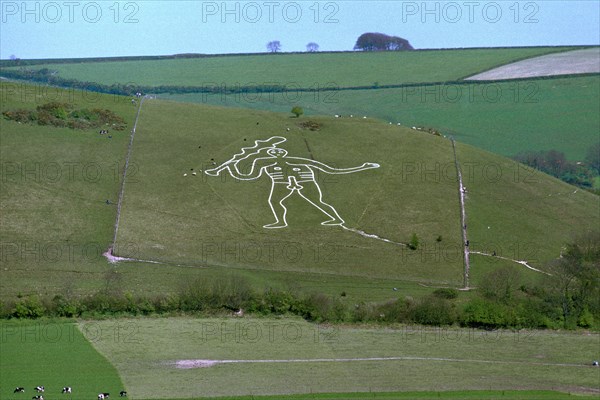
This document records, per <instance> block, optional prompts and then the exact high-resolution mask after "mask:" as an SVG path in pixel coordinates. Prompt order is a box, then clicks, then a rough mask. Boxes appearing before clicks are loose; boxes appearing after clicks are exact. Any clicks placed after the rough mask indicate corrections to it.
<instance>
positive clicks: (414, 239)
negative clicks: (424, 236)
mask: <svg viewBox="0 0 600 400" xmlns="http://www.w3.org/2000/svg"><path fill="white" fill-rule="evenodd" d="M408 248H409V249H411V250H416V249H418V248H419V238H418V236H417V234H416V233H413V234H412V236H411V238H410V243H409V244H408Z"/></svg>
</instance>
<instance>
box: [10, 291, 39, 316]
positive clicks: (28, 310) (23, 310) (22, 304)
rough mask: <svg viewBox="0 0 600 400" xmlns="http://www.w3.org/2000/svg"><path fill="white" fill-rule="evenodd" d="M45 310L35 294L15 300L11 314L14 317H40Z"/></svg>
mask: <svg viewBox="0 0 600 400" xmlns="http://www.w3.org/2000/svg"><path fill="white" fill-rule="evenodd" d="M45 312H46V308H44V306H43V305H42V303H41V302H40V299H39V298H38V297H37V296H28V297H26V298H24V299H21V300H19V301H17V303H16V304H15V309H14V311H13V313H12V315H13V316H14V317H16V318H30V319H35V318H40V317H42V316H43V315H44V313H45Z"/></svg>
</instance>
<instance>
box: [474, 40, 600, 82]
mask: <svg viewBox="0 0 600 400" xmlns="http://www.w3.org/2000/svg"><path fill="white" fill-rule="evenodd" d="M598 72H600V48H598V47H596V48H593V49H584V50H574V51H567V52H564V53H556V54H548V55H545V56H540V57H534V58H530V59H527V60H523V61H518V62H515V63H512V64H507V65H503V66H501V67H498V68H494V69H492V70H489V71H486V72H482V73H480V74H477V75H473V76H470V77H468V78H466V79H465V80H474V81H487V80H494V79H515V78H533V77H538V76H553V75H570V74H585V73H598Z"/></svg>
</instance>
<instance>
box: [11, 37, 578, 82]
mask: <svg viewBox="0 0 600 400" xmlns="http://www.w3.org/2000/svg"><path fill="white" fill-rule="evenodd" d="M568 49H571V48H569V47H532V48H503V49H463V50H436V51H415V52H378V53H360V52H357V53H314V54H269V55H267V54H263V55H243V56H227V57H206V58H193V59H172V60H144V61H116V62H86V61H85V59H83V60H81V62H80V63H77V64H51V63H49V64H43V65H36V66H34V67H31V69H35V70H37V69H42V68H49V69H51V70H53V71H58V76H60V77H61V78H68V79H77V80H79V81H82V82H97V83H103V84H109V85H110V84H113V83H123V84H124V83H130V84H134V85H150V86H160V85H175V86H205V85H211V84H214V83H216V84H218V85H221V84H225V85H226V86H228V87H229V86H235V85H238V86H239V85H241V86H249V85H269V84H278V85H282V86H287V87H290V88H295V87H304V88H307V87H312V88H316V89H320V88H323V87H326V86H336V87H352V86H371V85H373V84H374V83H375V82H377V83H378V84H380V85H389V84H401V83H411V82H443V81H452V80H457V79H460V78H463V77H466V76H470V75H473V74H475V73H478V72H481V71H485V70H488V69H491V68H493V67H495V66H498V65H502V64H506V63H509V62H512V61H515V60H519V59H523V58H529V57H533V56H536V55H541V54H548V53H552V52H557V51H565V50H568ZM9 69H10V68H9Z"/></svg>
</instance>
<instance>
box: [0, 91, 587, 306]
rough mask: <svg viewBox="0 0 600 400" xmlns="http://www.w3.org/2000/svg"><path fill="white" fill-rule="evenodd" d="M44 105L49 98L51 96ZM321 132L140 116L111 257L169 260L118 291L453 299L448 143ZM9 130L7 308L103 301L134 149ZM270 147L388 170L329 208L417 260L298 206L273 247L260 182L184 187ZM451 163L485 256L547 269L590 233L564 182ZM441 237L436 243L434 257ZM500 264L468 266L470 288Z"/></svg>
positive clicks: (105, 103)
mask: <svg viewBox="0 0 600 400" xmlns="http://www.w3.org/2000/svg"><path fill="white" fill-rule="evenodd" d="M0 88H1V89H2V90H3V92H2V98H3V103H2V110H4V109H13V108H18V107H24V108H34V107H35V106H36V105H38V104H42V103H44V102H47V101H48V100H49V99H55V100H56V99H57V98H58V99H60V98H62V99H66V100H68V99H69V98H70V97H69V96H72V94H73V93H74V94H75V97H76V98H75V99H73V100H74V102H75V103H77V104H78V106H79V107H84V106H85V107H90V108H91V107H96V106H102V107H106V108H110V109H113V110H115V111H117V113H118V114H120V115H121V116H123V117H124V118H125V119H126V120H127V121H130V123H132V121H133V117H134V112H135V107H133V106H132V105H131V104H130V103H129V102H128V101H127V100H126V99H122V98H119V97H117V98H115V97H111V96H103V95H101V96H100V95H96V94H89V93H88V94H82V93H80V92H69V91H61V90H56V89H48V88H44V87H35V86H28V85H21V84H18V85H17V84H12V83H3V84H2V86H0ZM48 90H56V91H55V92H52V93H53V94H52V95H50V93H49V92H48ZM36 93H37V94H36ZM57 96H58V97H57ZM61 96H62V97H61ZM89 96H93V97H89ZM90 98H93V99H94V100H90ZM301 120H302V119H301ZM315 120H317V121H319V122H320V123H322V125H323V127H322V129H321V130H320V131H317V132H312V131H308V130H302V129H300V128H299V127H298V126H297V125H296V123H297V122H298V120H296V119H292V118H288V116H287V115H282V114H274V113H268V112H260V111H248V110H234V109H230V108H215V107H204V106H199V105H194V104H178V103H170V102H162V101H156V100H152V101H148V102H146V103H145V104H144V108H143V110H142V113H141V119H140V124H139V126H138V135H137V136H136V140H135V144H134V151H133V159H132V163H131V165H132V169H131V170H130V175H129V178H128V181H127V185H126V193H125V201H124V206H123V214H122V220H121V221H122V225H121V228H120V235H119V237H118V242H117V244H118V246H117V249H116V250H117V253H119V254H120V255H124V256H132V257H135V258H140V259H154V260H159V261H164V262H165V263H167V265H168V267H167V266H166V265H162V264H148V263H125V264H122V265H119V266H118V267H117V270H118V271H119V272H120V273H121V281H120V282H119V284H120V285H121V288H122V289H123V290H127V291H131V292H133V293H147V292H153V293H156V292H162V293H172V292H174V291H176V290H178V288H179V287H180V285H181V284H182V283H184V282H189V281H193V280H195V279H197V278H198V277H207V278H210V277H216V276H220V275H223V273H224V272H225V271H227V273H229V272H233V273H236V274H239V275H242V276H244V277H245V278H247V279H248V280H249V281H250V283H251V284H252V285H253V286H254V287H256V288H258V289H262V288H264V287H265V286H273V287H276V288H292V289H295V290H300V291H318V292H324V293H327V294H331V295H339V294H340V293H341V292H343V291H345V292H346V293H347V295H348V296H347V298H346V300H347V301H348V302H360V301H383V300H386V299H389V298H390V297H392V296H393V295H394V294H397V293H394V292H393V291H392V290H391V288H392V287H397V288H398V289H399V293H401V294H403V295H414V296H420V295H422V294H425V293H428V292H430V291H431V290H433V289H431V288H427V287H423V286H420V284H423V283H424V284H430V285H434V286H436V285H451V286H460V285H461V283H462V268H463V267H462V256H461V241H460V230H459V226H460V223H459V222H458V221H459V212H458V199H457V184H456V181H455V170H454V163H453V158H452V152H451V146H450V143H449V142H448V141H447V140H445V139H443V138H439V137H434V136H431V135H427V134H423V133H420V132H415V131H411V130H407V129H403V128H401V127H397V126H389V125H386V124H382V123H379V122H377V121H375V120H371V119H366V120H363V119H360V120H356V119H352V120H351V119H334V118H332V117H320V118H315ZM257 122H258V125H257ZM0 124H1V125H0V127H1V130H2V136H1V139H2V148H1V150H0V151H1V155H2V159H3V169H2V191H1V194H0V196H1V197H0V199H1V201H2V207H3V218H2V233H1V234H0V235H1V236H0V238H1V240H2V259H3V268H2V270H0V276H1V278H2V279H0V289H1V294H2V299H3V300H14V299H15V297H16V295H17V294H20V293H21V294H28V293H36V294H40V295H48V296H53V295H54V294H56V293H63V294H64V293H73V294H79V295H83V294H87V293H89V292H90V291H93V290H96V289H98V288H101V287H103V286H104V285H106V284H108V283H107V282H108V279H109V278H108V277H105V274H106V272H107V271H110V270H112V269H114V267H112V266H110V265H108V263H107V262H106V260H105V259H104V258H103V257H102V255H101V254H102V252H104V251H105V249H106V248H107V247H108V245H109V244H110V242H111V238H112V230H113V224H114V220H115V212H116V208H115V206H114V204H111V205H107V204H106V203H105V200H106V199H110V200H112V202H113V203H114V202H115V201H116V199H117V193H118V190H119V183H120V182H119V181H120V178H119V176H118V175H115V172H116V171H117V170H119V171H121V170H122V169H121V168H122V165H123V159H124V156H125V153H126V146H127V143H128V137H127V134H126V133H114V134H113V138H112V139H108V138H107V137H106V136H100V135H98V134H97V133H96V132H86V131H72V130H68V129H59V128H50V127H41V126H33V125H21V124H17V123H14V122H11V121H5V120H2V121H0ZM286 127H289V128H290V131H289V132H288V131H286ZM274 134H284V135H286V136H287V137H288V141H287V142H286V143H285V145H286V146H285V147H286V148H287V149H288V150H289V151H290V152H291V155H295V156H301V157H308V158H310V153H309V150H308V147H307V144H308V146H309V147H310V150H311V152H312V155H313V157H314V158H315V159H317V160H320V161H323V162H326V163H329V164H331V165H334V166H338V167H347V166H354V165H360V164H362V163H363V162H366V161H372V162H379V163H381V165H382V167H381V168H379V169H376V170H368V171H363V172H360V173H355V174H350V175H325V174H321V175H319V176H318V179H319V182H320V184H321V187H322V189H323V193H324V195H325V196H326V199H327V201H329V202H330V203H331V204H333V205H334V206H335V207H336V209H338V211H339V212H340V214H341V215H342V217H343V218H345V219H346V222H347V225H348V226H349V227H354V228H358V229H362V230H364V231H366V232H368V233H375V234H378V235H380V236H382V237H386V238H389V239H392V240H394V241H402V242H408V241H409V240H410V237H411V235H412V234H413V233H416V234H417V235H418V236H419V238H420V240H421V246H420V248H419V249H418V250H417V251H411V250H407V249H406V248H404V247H400V246H395V245H393V244H389V243H384V242H381V241H377V240H374V239H369V238H364V237H362V236H359V235H358V234H356V233H354V232H349V231H344V230H342V229H340V228H337V227H324V226H321V225H320V222H321V221H322V220H323V216H322V214H321V213H320V212H319V211H318V210H316V209H315V208H313V207H311V206H310V205H308V203H306V202H303V201H300V200H301V199H298V198H294V199H290V200H291V202H290V206H289V210H290V211H289V222H290V226H289V227H288V228H286V229H284V230H266V229H263V228H262V225H263V224H265V223H269V222H271V218H272V215H271V212H270V209H269V206H268V203H267V197H268V193H269V192H268V191H269V183H268V180H266V179H264V178H263V179H261V180H258V181H255V182H238V181H235V180H233V179H231V178H230V177H228V176H225V175H223V176H222V177H219V178H214V177H208V176H206V175H204V174H199V176H197V177H192V176H191V175H190V176H188V177H186V178H184V177H183V173H185V172H188V173H189V172H190V168H195V169H196V171H199V170H200V169H202V168H203V167H205V166H209V165H210V164H211V161H210V159H211V158H214V159H215V160H216V161H218V162H221V161H224V160H226V159H227V158H229V157H230V156H231V155H232V154H234V153H236V152H238V151H239V149H240V148H241V147H242V146H244V145H247V144H248V143H252V142H253V140H255V139H259V138H262V139H264V138H267V137H270V136H271V135H274ZM244 138H246V139H247V140H246V141H244V140H243V139H244ZM350 143H352V145H350ZM198 146H201V148H199V147H198ZM459 156H460V159H461V160H460V161H461V163H462V164H463V172H464V173H465V179H466V183H465V184H466V185H467V187H468V188H469V199H468V200H467V211H468V212H469V225H470V228H469V229H470V240H471V241H472V243H473V245H474V246H475V249H482V250H489V251H492V250H496V251H497V252H498V254H501V255H504V256H509V257H511V258H513V257H514V258H518V259H521V258H524V259H527V260H529V261H532V264H533V265H534V266H537V267H543V265H544V263H545V262H546V261H548V260H550V259H553V258H555V257H557V256H558V254H559V252H560V248H561V246H562V245H563V244H564V242H566V241H568V240H570V239H571V235H572V233H574V232H576V231H579V230H582V229H588V228H590V227H594V226H597V223H598V198H597V197H595V196H592V195H590V194H589V193H585V192H582V191H579V192H577V193H573V191H574V189H573V188H571V187H570V186H568V185H565V184H563V183H561V182H559V181H557V180H555V179H552V178H550V177H548V176H546V175H543V174H533V175H532V174H531V171H528V170H524V171H523V170H521V169H520V168H521V167H519V166H518V165H517V164H515V163H512V162H509V161H507V160H505V159H503V158H501V157H497V156H493V155H491V154H486V153H482V152H480V151H477V150H475V149H473V148H471V147H469V146H466V145H459ZM474 163H475V164H474ZM498 169H500V170H498ZM428 171H429V172H428ZM469 172H472V176H469V175H468V174H469ZM499 172H500V173H501V177H498V176H497V174H498V173H499ZM484 173H485V174H486V175H483V174H484ZM98 174H100V175H99V176H98ZM488 175H489V176H488ZM487 226H491V229H490V230H488V229H487ZM439 235H441V236H442V237H443V240H442V242H440V243H438V242H436V240H435V239H436V238H437V237H438V236H439ZM523 246H525V250H523ZM174 264H182V265H181V266H177V265H174ZM503 264H504V262H500V261H498V260H496V259H485V258H481V257H479V258H473V265H474V267H473V268H472V276H473V278H474V279H473V281H472V283H474V284H476V282H477V278H478V276H480V274H481V273H482V272H484V271H487V270H489V269H490V268H494V267H495V266H499V265H503ZM189 266H196V267H199V268H189ZM530 275H532V276H535V274H534V273H531V274H530ZM111 284H112V285H114V284H115V282H112V283H111Z"/></svg>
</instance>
